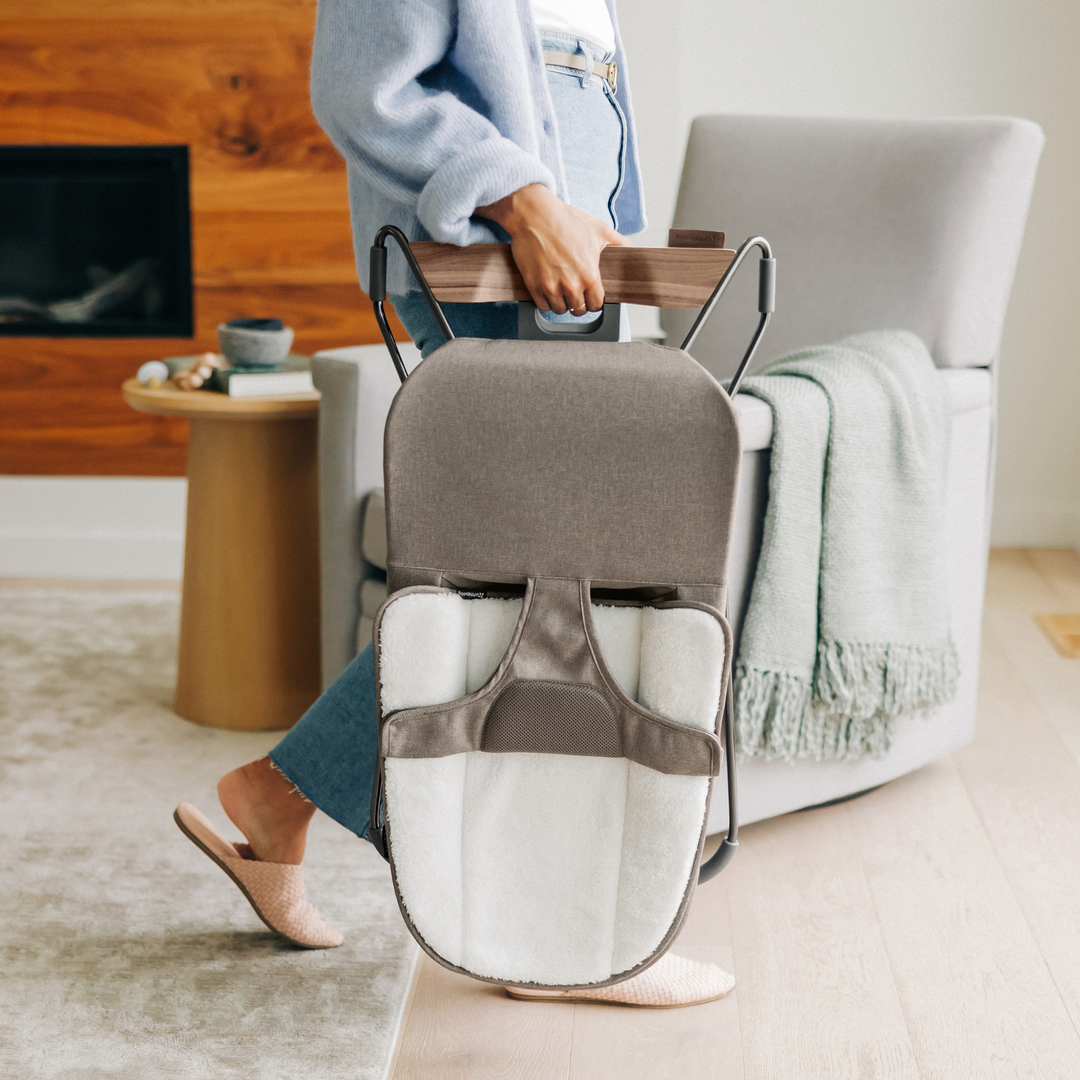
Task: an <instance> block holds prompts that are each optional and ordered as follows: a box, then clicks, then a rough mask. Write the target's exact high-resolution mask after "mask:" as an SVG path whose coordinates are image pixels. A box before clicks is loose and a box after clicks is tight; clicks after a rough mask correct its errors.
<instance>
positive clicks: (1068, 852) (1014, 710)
mask: <svg viewBox="0 0 1080 1080" xmlns="http://www.w3.org/2000/svg"><path fill="white" fill-rule="evenodd" d="M1005 646H1007V642H1005V643H1002V642H999V641H998V640H997V639H996V635H995V634H994V633H992V632H990V633H987V634H986V635H984V639H983V658H984V664H983V671H982V677H981V693H980V706H979V720H978V724H979V738H978V739H977V740H976V742H975V743H974V744H973V745H971V746H967V747H965V748H964V749H963V750H961V751H958V752H957V753H956V754H955V755H954V758H955V760H956V765H957V768H958V769H959V772H960V776H961V778H962V780H963V782H964V786H965V787H966V788H967V791H968V794H969V795H970V797H971V800H972V803H973V804H974V806H975V809H976V811H977V812H978V814H979V817H980V819H981V820H982V822H983V825H984V827H985V830H986V832H987V834H988V836H989V837H990V842H991V844H992V845H993V847H994V850H995V852H996V854H997V858H998V861H999V863H1000V864H1001V866H1002V869H1003V870H1004V872H1005V876H1006V877H1007V878H1008V881H1009V884H1010V885H1011V886H1012V889H1013V892H1014V894H1015V895H1016V897H1017V900H1018V901H1019V903H1020V907H1021V909H1022V911H1023V913H1024V917H1025V919H1026V921H1027V924H1028V926H1029V927H1030V929H1031V933H1032V936H1033V937H1034V938H1035V941H1036V942H1037V943H1038V945H1039V948H1040V950H1041V952H1042V956H1043V960H1044V961H1045V963H1046V965H1047V968H1048V969H1049V971H1050V973H1051V975H1052V976H1053V979H1054V983H1055V985H1056V986H1057V989H1058V992H1059V993H1060V995H1061V998H1062V1000H1063V1002H1064V1004H1065V1007H1066V1009H1067V1010H1068V1011H1069V1015H1070V1017H1071V1019H1072V1022H1073V1025H1074V1028H1075V1029H1077V1030H1080V858H1078V857H1077V856H1078V853H1080V765H1078V764H1077V763H1076V761H1075V760H1073V758H1072V756H1071V755H1070V754H1068V753H1066V752H1065V747H1064V746H1063V744H1062V742H1061V739H1060V738H1059V736H1058V734H1057V732H1056V731H1055V730H1054V729H1053V727H1052V726H1051V725H1050V723H1049V721H1048V720H1047V719H1046V716H1045V715H1044V714H1043V712H1042V710H1041V709H1040V708H1039V706H1038V704H1037V703H1036V702H1035V701H1034V700H1033V699H1032V697H1031V695H1030V694H1029V693H1028V692H1026V687H1025V685H1024V682H1023V680H1021V679H1020V677H1019V676H1018V673H1017V671H1016V668H1015V665H1014V664H1013V662H1012V661H1011V660H1010V658H1009V655H1008V651H1007V648H1006V647H1005Z"/></svg>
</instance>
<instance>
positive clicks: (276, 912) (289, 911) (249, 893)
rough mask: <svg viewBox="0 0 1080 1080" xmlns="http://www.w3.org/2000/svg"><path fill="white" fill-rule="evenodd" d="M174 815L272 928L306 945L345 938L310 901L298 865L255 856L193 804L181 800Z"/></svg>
mask: <svg viewBox="0 0 1080 1080" xmlns="http://www.w3.org/2000/svg"><path fill="white" fill-rule="evenodd" d="M173 818H174V820H175V821H176V824H177V825H179V826H180V830H181V832H183V833H184V835H185V836H186V837H187V838H188V839H189V840H190V841H191V842H192V843H193V844H195V845H196V847H198V848H200V849H201V850H202V852H203V853H204V854H205V855H208V856H209V857H210V858H211V859H213V861H214V862H216V863H217V864H218V866H220V867H221V869H222V870H224V871H225V873H226V874H228V875H229V877H230V878H232V880H233V882H234V883H235V884H236V885H237V886H238V887H239V889H240V891H241V892H242V893H243V894H244V896H246V897H247V899H248V902H249V903H250V904H251V906H252V907H253V908H254V909H255V913H256V914H257V915H258V916H259V918H260V919H262V921H263V922H264V923H266V925H267V926H269V927H270V929H271V930H276V931H277V932H278V933H279V934H281V935H282V936H283V937H286V938H288V939H289V940H290V941H292V942H294V943H295V944H297V945H302V946H304V948H306V949H333V948H335V947H336V946H338V945H340V944H341V943H342V942H343V941H344V940H345V939H344V938H343V937H342V936H341V934H339V933H338V932H337V931H336V930H335V929H334V928H333V927H332V926H328V925H327V924H326V923H325V922H323V919H322V917H321V916H320V915H319V913H318V911H316V910H315V908H314V907H313V906H312V905H311V904H310V903H308V901H307V898H306V896H305V893H304V877H303V871H302V870H301V869H300V867H299V865H298V864H295V863H277V862H261V861H260V860H258V859H255V858H252V857H250V852H249V851H248V850H247V847H248V845H247V844H230V843H229V841H228V840H226V839H225V837H223V836H222V835H221V834H220V833H219V832H218V831H217V830H216V829H215V828H214V826H213V825H211V824H210V822H209V820H208V819H207V818H206V817H205V815H203V814H202V813H200V812H199V811H198V810H197V809H196V808H195V807H194V806H192V805H191V804H190V803H181V804H180V805H179V806H178V807H177V808H176V813H175V814H173Z"/></svg>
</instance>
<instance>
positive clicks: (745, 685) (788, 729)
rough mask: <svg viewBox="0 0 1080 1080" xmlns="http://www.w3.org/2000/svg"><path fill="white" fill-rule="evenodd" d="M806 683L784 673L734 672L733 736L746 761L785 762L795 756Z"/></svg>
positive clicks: (741, 669) (805, 703)
mask: <svg viewBox="0 0 1080 1080" xmlns="http://www.w3.org/2000/svg"><path fill="white" fill-rule="evenodd" d="M809 704H810V680H809V679H803V678H800V677H799V676H797V675H792V674H790V673H789V672H786V671H763V670H761V669H759V668H748V667H747V666H746V665H745V664H739V665H737V667H736V669H735V735H736V739H737V743H738V747H739V753H740V754H741V755H743V756H746V757H765V758H776V757H780V758H785V759H787V760H789V761H790V760H791V759H792V758H794V757H795V756H796V754H797V753H798V747H799V734H800V731H801V729H802V723H803V716H804V715H805V713H806V711H807V707H808V705H809Z"/></svg>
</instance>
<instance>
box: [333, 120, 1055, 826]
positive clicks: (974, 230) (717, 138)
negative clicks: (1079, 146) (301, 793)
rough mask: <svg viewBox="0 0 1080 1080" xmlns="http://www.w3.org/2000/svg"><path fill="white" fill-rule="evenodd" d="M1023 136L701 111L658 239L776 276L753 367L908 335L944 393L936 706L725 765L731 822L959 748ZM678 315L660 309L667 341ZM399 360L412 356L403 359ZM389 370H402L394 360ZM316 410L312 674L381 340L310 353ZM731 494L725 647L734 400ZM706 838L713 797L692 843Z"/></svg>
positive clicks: (762, 460)
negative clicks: (948, 406) (847, 340)
mask: <svg viewBox="0 0 1080 1080" xmlns="http://www.w3.org/2000/svg"><path fill="white" fill-rule="evenodd" d="M1042 144H1043V137H1042V132H1041V131H1040V129H1039V128H1038V127H1037V126H1036V125H1035V124H1032V123H1030V122H1027V121H1023V120H1015V119H1009V118H990V117H987V118H972V119H956V120H918V121H847V120H814V119H778V118H769V117H722V116H717V117H702V118H699V119H698V120H697V121H695V123H694V125H693V128H692V130H691V134H690V141H689V145H688V148H687V153H686V161H685V165H684V169H683V177H682V185H681V188H680V193H679V201H678V206H677V209H676V214H675V222H674V225H675V226H676V227H677V228H695V229H724V230H725V231H726V232H727V235H728V236H729V237H731V238H732V239H733V240H736V241H738V240H741V239H742V238H743V237H744V236H749V235H751V234H753V233H760V234H762V235H764V236H766V237H768V239H769V240H770V241H771V243H772V244H773V248H774V251H775V253H776V256H777V260H778V265H779V268H780V277H779V295H778V302H777V314H776V316H775V318H774V320H773V325H772V326H771V327H770V330H769V332H768V334H767V336H766V338H765V339H764V343H763V350H764V352H763V356H764V357H770V356H777V355H780V354H782V353H784V352H788V351H790V350H792V349H795V348H799V347H803V346H807V345H814V344H821V343H825V342H829V341H833V340H835V339H837V338H840V337H843V336H845V335H847V334H851V333H856V332H858V331H862V330H873V329H885V328H890V329H891V328H899V329H910V330H913V331H915V332H916V333H918V334H919V335H920V336H921V337H922V338H923V340H924V341H925V342H926V343H927V345H928V347H929V348H930V351H931V353H932V355H933V357H934V359H935V362H936V363H937V365H938V367H939V368H940V369H941V371H942V377H943V379H944V380H945V382H946V385H947V386H948V389H949V393H950V396H951V399H952V413H953V418H952V440H951V448H950V454H949V462H948V509H947V514H948V536H947V544H948V548H949V550H948V563H949V569H950V602H951V612H952V622H953V635H954V638H955V641H956V646H957V649H958V652H959V655H960V662H961V678H960V688H959V692H958V694H957V697H956V699H955V701H953V702H952V703H951V704H949V705H947V706H945V707H943V708H940V709H937V710H935V711H934V712H933V713H931V714H930V715H928V716H925V717H912V718H907V719H904V720H902V721H900V722H899V723H898V724H897V726H896V729H895V736H894V741H893V746H892V749H891V750H890V752H889V753H888V754H887V755H886V756H884V757H882V758H878V759H874V758H864V759H862V760H859V761H821V762H818V761H809V760H806V761H798V762H796V763H795V764H789V763H786V762H783V761H762V760H757V759H754V760H750V761H746V762H744V763H743V764H742V766H741V768H740V802H741V815H742V820H743V821H744V822H750V821H755V820H759V819H762V818H766V817H771V816H773V815H775V814H780V813H784V812H786V811H789V810H794V809H798V808H799V807H803V806H809V805H814V804H817V803H821V802H825V801H828V800H831V799H836V798H840V797H843V796H845V795H849V794H852V793H854V792H857V791H861V790H863V789H865V788H869V787H873V786H875V785H877V784H880V783H883V782H885V781H887V780H891V779H893V778H895V777H897V776H900V775H902V774H904V773H906V772H909V771H911V770H912V769H915V768H918V767H919V766H921V765H923V764H925V763H927V762H929V761H931V760H933V759H934V758H936V757H939V756H940V755H942V754H945V753H947V752H949V751H950V750H952V749H955V748H956V747H958V746H961V745H963V744H964V743H965V742H968V741H969V740H970V739H971V736H972V733H973V730H974V720H975V703H976V701H975V698H976V687H977V676H978V664H979V629H980V623H981V618H982V597H983V585H984V578H985V570H986V555H987V549H988V533H989V518H990V492H991V487H992V482H993V460H994V426H995V386H996V381H995V364H996V361H997V353H998V347H999V343H1000V340H1001V329H1002V323H1003V320H1004V316H1005V308H1006V305H1007V302H1008V297H1009V291H1010V288H1011V285H1012V278H1013V272H1014V269H1015V266H1016V260H1017V256H1018V253H1019V249H1020V242H1021V239H1022V236H1023V229H1024V222H1025V218H1026V215H1027V207H1028V202H1029V199H1030V196H1031V189H1032V185H1033V183H1034V177H1035V169H1036V165H1037V162H1038V158H1039V154H1040V152H1041V149H1042ZM755 288H756V275H754V274H752V273H746V274H745V275H744V277H743V278H742V279H736V281H735V282H734V284H733V286H732V289H731V291H730V293H729V295H728V297H726V298H725V299H724V301H723V302H722V306H721V308H720V309H718V312H717V315H716V316H715V317H714V319H713V321H712V322H711V323H710V324H709V326H708V327H707V328H706V330H705V331H704V332H703V333H702V334H701V336H700V337H699V339H698V341H697V343H696V344H695V347H694V349H693V353H694V356H695V357H696V358H697V359H698V360H699V361H700V362H701V363H702V364H703V365H704V366H705V367H706V368H708V369H709V370H710V371H712V372H713V373H714V374H715V375H716V376H717V377H718V378H724V377H726V376H727V375H729V374H730V373H731V371H732V370H733V368H734V366H735V363H736V362H737V359H738V356H739V355H740V353H741V350H742V348H743V347H744V346H745V342H746V340H747V337H748V336H749V331H750V329H751V327H752V324H753V322H754V320H755V319H756V297H755V296H754V294H753V290H754V289H755ZM692 315H693V313H692V312H682V311H666V312H664V315H663V318H662V323H663V326H664V329H665V330H666V332H667V334H668V340H669V342H674V343H677V342H678V341H679V340H681V338H682V336H683V334H684V333H685V330H686V329H687V328H688V326H689V323H690V320H691V318H692ZM413 360H414V362H415V353H414V355H413ZM406 362H407V363H408V362H409V361H408V360H407V361H406ZM314 371H315V381H316V385H317V386H318V387H319V388H320V389H321V390H322V392H323V406H322V413H321V416H320V477H321V479H320V484H321V487H320V495H321V518H322V582H323V587H322V600H323V609H322V625H323V635H322V637H323V641H322V645H323V677H324V681H325V682H327V683H329V682H330V681H332V680H333V679H334V678H335V677H336V676H337V674H338V673H339V672H340V671H341V669H342V668H343V667H344V666H345V664H346V663H348V661H349V660H350V659H351V658H352V656H353V655H354V653H355V642H356V631H357V620H358V616H359V598H358V592H359V586H360V583H361V581H362V579H363V577H364V576H365V563H364V560H363V557H362V555H361V551H360V514H361V505H362V501H363V499H364V498H365V496H366V494H367V493H368V492H369V491H370V490H371V489H372V488H374V487H376V486H379V485H381V483H382V427H383V422H384V419H385V416H386V412H387V410H388V408H389V405H390V401H391V400H392V398H393V395H394V393H395V392H396V389H397V385H398V383H397V377H396V376H395V374H394V372H393V369H392V367H391V365H390V362H389V359H388V357H387V355H386V353H385V351H384V350H383V348H382V346H361V347H358V348H354V349H337V350H332V351H330V352H327V353H321V354H319V355H318V356H317V357H316V360H315V365H314ZM738 404H739V407H740V409H741V412H742V417H743V441H744V457H743V477H742V484H743V486H742V495H741V499H740V506H739V511H738V516H737V521H736V533H735V541H734V550H733V555H732V559H733V565H732V575H731V582H732V588H731V611H732V616H733V624H734V628H735V631H736V634H737V633H738V630H739V626H740V625H741V621H742V617H743V615H744V614H745V604H746V600H747V598H748V585H749V583H750V581H751V578H752V573H753V565H754V560H755V558H756V554H757V547H758V544H759V543H760V533H761V525H762V521H763V516H764V508H765V499H766V494H767V483H768V470H769V444H770V440H771V435H772V417H771V413H770V411H769V409H768V406H767V405H765V403H764V402H762V401H759V400H757V399H754V398H749V397H746V396H744V395H740V396H739V398H738ZM725 825H726V806H725V805H724V800H723V799H715V800H713V811H712V818H711V820H710V832H716V831H719V830H720V829H722V828H723V827H724V826H725Z"/></svg>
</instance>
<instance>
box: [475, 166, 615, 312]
mask: <svg viewBox="0 0 1080 1080" xmlns="http://www.w3.org/2000/svg"><path fill="white" fill-rule="evenodd" d="M477 213H479V214H481V215H482V216H484V217H487V218H490V219H491V220H493V221H496V222H498V223H499V224H500V225H501V226H502V227H503V228H504V229H505V230H506V231H507V232H508V233H509V234H510V241H511V251H512V252H513V256H514V261H515V262H516V263H517V267H518V269H519V270H520V271H521V276H522V278H523V279H524V281H525V286H526V288H527V289H528V290H529V294H530V295H531V296H532V298H533V300H534V301H535V303H536V306H537V307H538V308H539V309H540V310H541V311H553V312H555V313H556V314H558V315H563V314H565V313H566V312H567V311H570V312H573V313H574V314H584V313H585V312H586V311H599V310H600V309H601V308H602V307H603V306H604V284H603V281H601V279H600V253H601V252H602V251H603V250H604V248H605V247H608V246H609V245H618V246H622V245H624V244H626V243H627V241H626V239H625V238H624V237H622V236H620V235H619V234H618V233H617V232H616V231H615V230H614V229H613V228H612V227H611V226H610V225H608V224H605V223H604V222H602V221H599V220H598V219H596V218H594V217H590V216H589V215H588V214H585V213H583V212H582V211H580V210H577V209H575V208H574V207H572V206H569V205H568V204H566V203H564V202H562V200H560V199H558V198H557V197H556V196H555V195H554V194H552V192H550V191H548V190H547V188H544V187H542V186H540V185H539V184H531V185H529V186H527V187H524V188H520V189H519V190H518V191H515V192H513V194H511V195H508V196H506V197H505V198H503V199H500V200H499V201H498V202H496V203H492V204H490V205H488V206H481V207H477Z"/></svg>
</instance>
